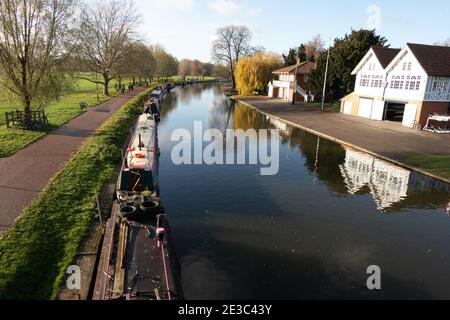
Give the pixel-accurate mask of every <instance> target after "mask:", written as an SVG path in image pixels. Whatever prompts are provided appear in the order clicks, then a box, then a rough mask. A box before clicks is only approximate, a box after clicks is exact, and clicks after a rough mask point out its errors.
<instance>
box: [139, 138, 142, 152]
mask: <svg viewBox="0 0 450 320" xmlns="http://www.w3.org/2000/svg"><path fill="white" fill-rule="evenodd" d="M139 151H142V137H141V135H140V134H139Z"/></svg>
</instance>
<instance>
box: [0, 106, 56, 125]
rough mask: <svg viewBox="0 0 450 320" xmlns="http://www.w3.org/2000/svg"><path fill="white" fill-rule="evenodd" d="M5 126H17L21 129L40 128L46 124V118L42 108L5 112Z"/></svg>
mask: <svg viewBox="0 0 450 320" xmlns="http://www.w3.org/2000/svg"><path fill="white" fill-rule="evenodd" d="M5 120H6V127H7V128H11V127H18V128H21V129H31V130H34V129H42V128H45V127H46V126H47V125H48V119H47V116H46V115H45V111H44V110H38V111H30V112H29V113H28V114H25V112H23V111H19V110H17V111H13V112H5Z"/></svg>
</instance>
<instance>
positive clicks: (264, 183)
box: [160, 85, 450, 299]
mask: <svg viewBox="0 0 450 320" xmlns="http://www.w3.org/2000/svg"><path fill="white" fill-rule="evenodd" d="M172 95H173V97H172V99H171V100H166V102H165V103H164V106H163V113H164V112H166V114H165V115H163V121H162V123H161V127H160V139H161V189H162V197H163V199H164V202H165V205H166V207H167V212H168V214H169V215H170V218H171V224H172V229H173V236H174V239H175V245H176V249H177V254H178V256H179V259H180V261H181V264H182V273H183V284H184V289H185V293H186V297H187V298H188V299H232V298H235V299H267V298H276V299H302V298H305V299H311V298H447V299H448V298H450V278H449V277H448V276H447V271H448V269H449V268H450V251H449V250H448V243H450V219H449V217H448V216H447V215H446V214H445V212H446V211H448V209H447V207H448V206H449V201H450V197H449V192H450V190H449V188H448V185H446V184H443V183H441V182H438V181H436V180H434V179H430V178H428V177H424V176H422V175H420V174H417V173H415V172H410V171H408V170H405V169H403V168H400V167H398V166H395V165H393V164H391V163H388V162H385V161H382V160H379V159H376V158H374V157H372V156H369V155H366V154H364V153H361V152H358V151H356V150H353V149H350V148H345V147H343V146H341V145H339V144H336V143H334V142H331V141H329V140H326V139H322V138H319V137H317V136H315V135H312V134H308V133H306V132H304V131H301V130H298V129H295V128H292V127H290V126H287V125H285V124H284V123H282V122H280V121H278V120H276V119H273V118H268V117H266V116H264V115H262V114H260V113H258V112H257V111H255V110H253V109H251V108H248V107H246V106H244V105H240V104H233V103H231V102H230V100H228V99H226V98H225V97H224V96H223V95H222V94H221V92H220V90H219V89H218V87H217V86H211V85H199V86H192V87H187V88H184V89H183V88H179V89H177V90H175V92H174V93H173V94H172ZM194 121H202V122H203V127H204V128H219V129H220V130H221V131H223V132H225V130H226V129H230V128H231V129H233V128H234V129H243V130H247V129H266V128H271V129H272V128H278V129H279V130H280V133H281V135H282V145H281V148H280V172H279V174H278V175H277V176H272V177H261V176H260V174H259V169H258V168H256V167H254V166H206V165H198V166H175V165H173V163H172V162H171V154H170V153H171V146H173V144H171V142H170V135H171V134H172V132H173V130H175V129H179V128H185V129H188V130H192V129H193V122H194ZM234 152H235V153H239V152H242V151H241V150H234ZM380 212H381V213H383V214H380ZM385 213H389V214H385ZM372 264H377V265H380V266H381V267H382V270H383V291H382V292H378V293H373V292H368V291H367V289H366V287H365V282H366V280H367V275H366V269H367V267H368V266H369V265H372Z"/></svg>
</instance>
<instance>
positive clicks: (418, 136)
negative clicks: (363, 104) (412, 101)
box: [236, 97, 450, 164]
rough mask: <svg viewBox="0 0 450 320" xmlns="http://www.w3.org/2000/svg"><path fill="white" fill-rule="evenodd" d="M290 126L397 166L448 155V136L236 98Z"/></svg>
mask: <svg viewBox="0 0 450 320" xmlns="http://www.w3.org/2000/svg"><path fill="white" fill-rule="evenodd" d="M236 99H238V100H240V101H242V102H244V103H246V104H249V105H251V106H252V107H254V108H256V109H258V110H260V111H262V112H263V113H266V114H269V115H272V116H275V117H277V118H279V119H281V120H284V121H286V122H288V123H290V124H291V125H293V126H296V127H300V128H303V129H305V130H307V131H310V132H313V133H315V134H319V135H321V136H324V137H326V138H329V139H331V140H334V141H338V142H340V143H344V144H347V145H350V146H353V147H356V148H358V149H361V150H363V151H366V152H368V153H371V154H373V155H376V156H379V157H382V158H385V159H387V160H390V161H393V162H397V163H399V164H401V162H402V161H404V160H405V159H407V158H409V157H411V156H412V155H417V154H433V155H449V154H450V136H449V135H439V134H433V133H429V132H424V131H417V130H412V129H409V128H406V127H403V126H402V124H401V123H396V122H389V121H383V122H380V121H373V120H368V119H364V118H360V117H356V116H350V115H344V114H336V113H332V112H326V113H322V112H320V111H319V109H318V107H316V106H313V107H311V106H309V107H305V106H301V105H300V104H297V105H295V106H292V105H291V104H287V103H285V102H283V101H281V100H277V99H270V98H267V97H237V98H236Z"/></svg>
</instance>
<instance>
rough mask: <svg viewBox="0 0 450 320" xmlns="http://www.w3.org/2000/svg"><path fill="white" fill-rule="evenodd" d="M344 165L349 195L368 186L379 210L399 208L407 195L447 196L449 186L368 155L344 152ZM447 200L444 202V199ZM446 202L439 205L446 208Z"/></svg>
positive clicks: (342, 167) (343, 172) (349, 150)
mask: <svg viewBox="0 0 450 320" xmlns="http://www.w3.org/2000/svg"><path fill="white" fill-rule="evenodd" d="M345 153H346V157H345V163H344V164H343V165H341V166H340V170H341V173H342V176H343V177H344V180H345V183H346V185H347V188H348V192H349V193H350V194H357V193H360V192H363V190H364V189H365V188H366V187H367V188H369V190H370V193H371V195H372V197H373V199H374V201H375V202H376V204H377V208H378V210H380V211H388V209H391V208H393V207H396V208H397V209H398V208H399V207H400V204H401V203H402V202H405V203H409V204H410V203H411V201H409V202H408V201H407V198H408V196H410V197H411V198H413V197H414V196H415V194H416V193H448V192H450V188H449V185H448V184H446V183H443V182H440V181H438V180H435V179H431V178H428V177H426V176H424V175H421V174H418V173H416V172H411V171H410V170H407V169H404V168H402V167H399V166H396V165H393V164H392V163H389V162H386V161H383V160H380V159H377V158H375V157H373V156H371V155H368V154H366V153H362V152H359V151H355V150H352V149H350V148H346V149H345ZM443 201H445V199H443ZM444 203H445V202H442V203H436V205H444Z"/></svg>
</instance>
